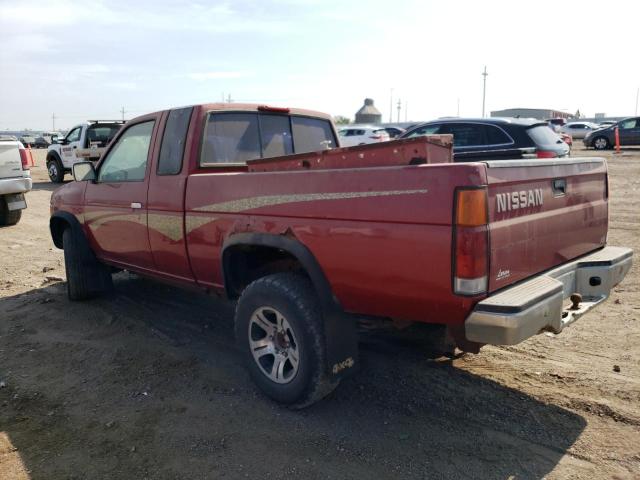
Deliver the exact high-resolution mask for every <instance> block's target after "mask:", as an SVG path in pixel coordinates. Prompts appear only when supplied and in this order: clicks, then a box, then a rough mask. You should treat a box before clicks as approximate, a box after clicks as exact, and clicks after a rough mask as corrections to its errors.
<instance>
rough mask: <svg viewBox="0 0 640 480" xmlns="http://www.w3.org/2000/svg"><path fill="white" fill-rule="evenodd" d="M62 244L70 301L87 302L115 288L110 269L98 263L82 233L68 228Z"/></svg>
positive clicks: (63, 235)
mask: <svg viewBox="0 0 640 480" xmlns="http://www.w3.org/2000/svg"><path fill="white" fill-rule="evenodd" d="M62 244H63V249H64V266H65V270H66V272H67V295H68V296H69V300H73V301H75V300H86V299H88V298H91V297H95V296H96V295H98V294H100V293H103V292H105V291H108V290H110V289H111V288H112V287H113V283H112V279H111V273H110V271H109V268H108V267H107V266H106V265H103V264H101V263H100V262H98V260H97V259H96V257H95V255H94V253H93V252H92V251H91V248H90V247H89V243H88V242H87V239H86V238H85V237H84V236H83V235H82V234H81V233H78V232H74V231H73V229H72V228H67V229H66V230H65V231H64V233H63V234H62Z"/></svg>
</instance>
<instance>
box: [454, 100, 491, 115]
mask: <svg viewBox="0 0 640 480" xmlns="http://www.w3.org/2000/svg"><path fill="white" fill-rule="evenodd" d="M483 110H484V108H483ZM459 116H460V97H458V113H457V114H456V117H459Z"/></svg>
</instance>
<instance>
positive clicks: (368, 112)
mask: <svg viewBox="0 0 640 480" xmlns="http://www.w3.org/2000/svg"><path fill="white" fill-rule="evenodd" d="M381 121H382V114H381V113H380V110H378V109H377V108H376V107H375V106H374V105H373V99H371V98H365V99H364V105H363V106H362V107H361V108H360V110H358V111H357V112H356V118H355V123H373V124H377V123H380V122H381Z"/></svg>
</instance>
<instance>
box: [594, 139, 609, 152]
mask: <svg viewBox="0 0 640 480" xmlns="http://www.w3.org/2000/svg"><path fill="white" fill-rule="evenodd" d="M610 147H611V144H610V143H609V139H608V138H607V137H602V136H600V137H596V138H594V139H593V148H595V149H596V150H607V149H608V148H610Z"/></svg>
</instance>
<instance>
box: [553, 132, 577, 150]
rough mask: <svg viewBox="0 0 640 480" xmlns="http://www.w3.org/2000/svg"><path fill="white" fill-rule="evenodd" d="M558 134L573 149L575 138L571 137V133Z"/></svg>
mask: <svg viewBox="0 0 640 480" xmlns="http://www.w3.org/2000/svg"><path fill="white" fill-rule="evenodd" d="M554 133H555V132H554ZM557 135H558V136H559V137H560V138H561V139H562V141H563V142H564V143H566V144H567V145H569V150H571V147H573V138H572V137H571V135H569V134H567V133H562V132H560V133H558V134H557Z"/></svg>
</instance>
